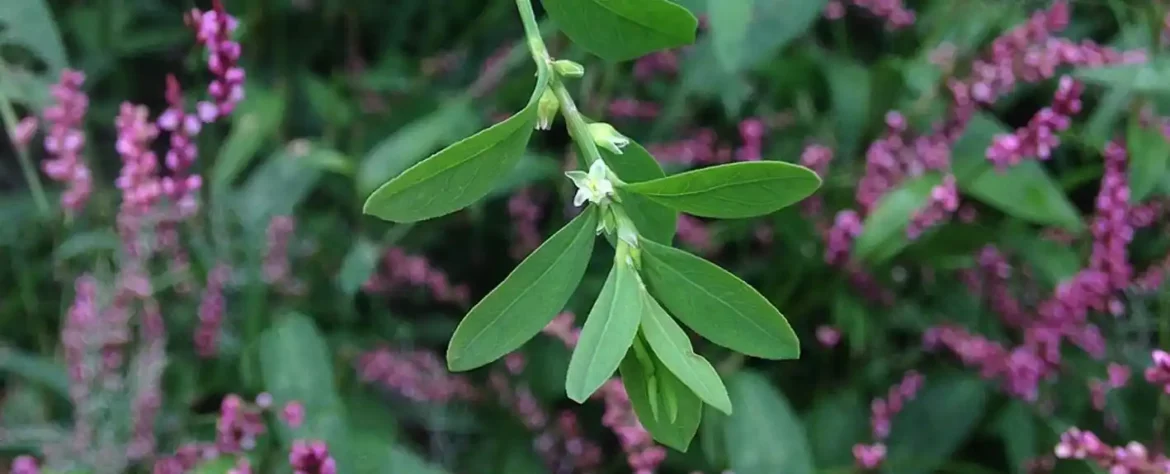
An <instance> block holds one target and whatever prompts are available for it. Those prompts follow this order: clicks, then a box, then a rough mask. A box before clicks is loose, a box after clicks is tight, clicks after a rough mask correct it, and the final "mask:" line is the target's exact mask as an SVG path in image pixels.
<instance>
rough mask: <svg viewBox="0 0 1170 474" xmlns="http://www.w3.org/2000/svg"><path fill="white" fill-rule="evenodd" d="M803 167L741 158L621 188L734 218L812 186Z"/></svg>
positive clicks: (799, 195)
mask: <svg viewBox="0 0 1170 474" xmlns="http://www.w3.org/2000/svg"><path fill="white" fill-rule="evenodd" d="M820 185H821V179H820V178H819V177H818V176H817V175H816V173H813V172H812V171H811V170H809V169H808V168H805V167H803V166H798V165H793V164H789V163H784V162H780V161H746V162H740V163H731V164H725V165H719V166H712V167H710V168H702V169H697V170H691V171H687V172H685V173H679V174H676V175H672V176H667V177H665V178H660V179H656V180H653V181H645V182H641V183H630V184H628V185H626V186H624V187H623V188H624V189H625V190H628V191H632V192H635V193H638V194H640V195H643V196H646V197H648V198H650V199H651V200H653V201H655V202H658V203H659V204H662V205H664V206H667V207H670V208H672V209H676V210H679V211H682V212H685V213H687V214H691V215H695V216H700V217H714V218H721V219H739V218H747V217H755V216H760V215H764V214H769V213H772V212H776V211H778V210H780V209H782V208H784V207H786V206H788V205H790V204H792V203H795V202H797V201H800V200H801V199H804V198H805V197H808V195H810V194H812V193H813V191H816V190H817V188H818V187H820Z"/></svg>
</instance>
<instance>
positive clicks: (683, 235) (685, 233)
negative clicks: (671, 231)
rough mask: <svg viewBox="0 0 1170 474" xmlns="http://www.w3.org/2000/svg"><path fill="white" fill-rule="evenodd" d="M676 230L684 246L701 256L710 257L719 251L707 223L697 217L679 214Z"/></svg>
mask: <svg viewBox="0 0 1170 474" xmlns="http://www.w3.org/2000/svg"><path fill="white" fill-rule="evenodd" d="M675 230H676V231H677V232H678V240H679V241H681V242H682V243H683V245H686V246H687V247H690V248H692V249H694V250H695V251H697V252H699V253H701V254H704V255H710V254H712V253H713V252H715V251H716V250H717V248H716V245H715V242H713V241H712V240H711V230H710V229H708V228H707V223H706V222H703V221H702V220H700V219H698V218H697V217H691V216H689V215H686V214H679V216H678V223H677V224H676V226H675Z"/></svg>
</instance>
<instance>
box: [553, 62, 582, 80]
mask: <svg viewBox="0 0 1170 474" xmlns="http://www.w3.org/2000/svg"><path fill="white" fill-rule="evenodd" d="M553 70H554V71H556V72H557V74H558V75H560V76H561V77H581V76H584V75H585V66H582V65H580V64H577V63H575V62H573V61H569V60H568V59H558V60H556V61H553Z"/></svg>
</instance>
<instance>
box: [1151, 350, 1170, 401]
mask: <svg viewBox="0 0 1170 474" xmlns="http://www.w3.org/2000/svg"><path fill="white" fill-rule="evenodd" d="M1150 357H1151V358H1152V359H1153V360H1154V365H1153V366H1151V367H1149V368H1147V369H1146V374H1145V375H1146V382H1149V383H1151V384H1154V385H1156V386H1158V387H1160V388H1161V389H1162V391H1163V392H1166V394H1167V395H1170V354H1168V353H1166V351H1164V350H1161V349H1155V350H1154V352H1153V353H1151V355H1150Z"/></svg>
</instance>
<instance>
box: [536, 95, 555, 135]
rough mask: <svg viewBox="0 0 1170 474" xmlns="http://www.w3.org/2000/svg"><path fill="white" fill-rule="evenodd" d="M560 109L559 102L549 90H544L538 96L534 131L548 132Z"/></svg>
mask: <svg viewBox="0 0 1170 474" xmlns="http://www.w3.org/2000/svg"><path fill="white" fill-rule="evenodd" d="M560 108H561V101H560V100H557V96H556V94H554V93H553V91H552V90H551V89H545V90H544V93H543V94H541V95H540V102H537V103H536V129H537V130H548V129H550V128H552V123H553V120H556V118H557V111H558V110H560Z"/></svg>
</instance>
